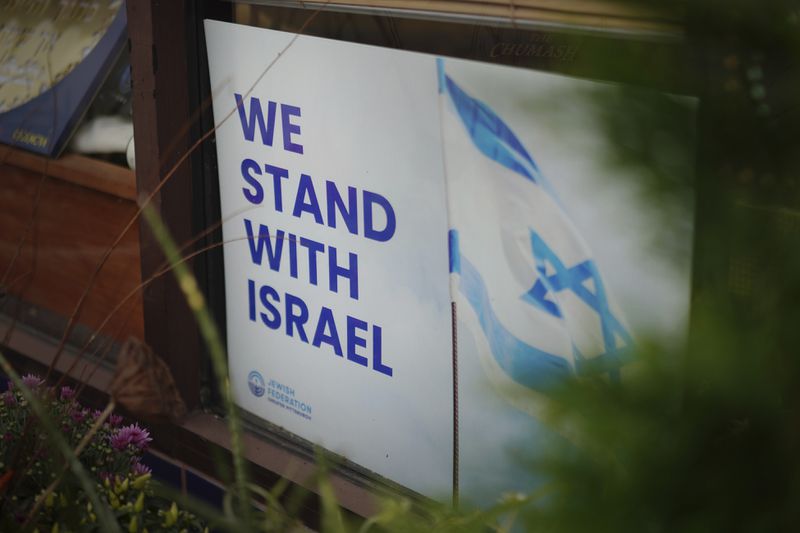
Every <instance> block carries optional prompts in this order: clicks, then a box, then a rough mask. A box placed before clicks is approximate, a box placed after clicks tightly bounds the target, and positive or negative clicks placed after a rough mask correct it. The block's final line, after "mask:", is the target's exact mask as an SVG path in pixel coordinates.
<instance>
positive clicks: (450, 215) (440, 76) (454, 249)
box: [436, 57, 459, 508]
mask: <svg viewBox="0 0 800 533" xmlns="http://www.w3.org/2000/svg"><path fill="white" fill-rule="evenodd" d="M436 77H437V80H438V88H439V106H438V108H439V109H438V111H439V138H440V140H441V142H442V172H443V173H444V188H445V197H446V198H447V202H446V206H447V226H448V234H447V243H448V252H449V256H450V257H449V263H450V313H451V320H452V332H453V339H452V344H453V353H452V362H453V507H454V508H456V507H458V500H459V464H458V463H459V449H458V444H459V443H458V440H459V432H458V325H457V322H458V316H457V314H456V293H457V292H458V286H457V281H456V277H455V275H454V272H453V265H454V261H455V264H457V263H458V258H457V257H454V254H455V255H457V254H458V253H459V252H458V246H457V243H458V239H457V235H458V234H457V231H454V228H455V227H456V225H455V224H454V220H453V219H454V218H455V217H454V212H453V211H454V210H453V205H452V198H451V197H450V186H451V185H450V183H449V177H448V175H447V162H446V159H447V157H446V154H445V153H444V144H445V143H444V131H443V127H444V124H443V121H442V95H443V94H444V91H445V73H444V60H443V59H442V58H441V57H437V58H436ZM454 235H455V239H454ZM454 245H455V246H454Z"/></svg>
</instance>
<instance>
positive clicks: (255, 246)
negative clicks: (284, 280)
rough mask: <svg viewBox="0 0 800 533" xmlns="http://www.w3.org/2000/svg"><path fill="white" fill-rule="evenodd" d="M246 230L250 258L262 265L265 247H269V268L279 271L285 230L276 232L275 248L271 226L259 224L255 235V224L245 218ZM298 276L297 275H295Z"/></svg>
mask: <svg viewBox="0 0 800 533" xmlns="http://www.w3.org/2000/svg"><path fill="white" fill-rule="evenodd" d="M244 231H245V232H246V233H247V242H248V244H249V245H250V258H251V259H252V260H253V263H254V264H256V265H261V260H262V258H263V255H264V248H265V247H266V249H267V261H268V262H269V268H271V269H272V270H274V271H275V272H277V271H278V269H279V268H280V263H281V251H282V250H283V230H278V231H277V232H276V233H275V248H274V249H273V248H272V240H271V238H270V236H269V228H268V227H267V226H265V225H263V224H259V225H258V235H253V224H252V222H250V220H249V219H244ZM295 277H296V276H295Z"/></svg>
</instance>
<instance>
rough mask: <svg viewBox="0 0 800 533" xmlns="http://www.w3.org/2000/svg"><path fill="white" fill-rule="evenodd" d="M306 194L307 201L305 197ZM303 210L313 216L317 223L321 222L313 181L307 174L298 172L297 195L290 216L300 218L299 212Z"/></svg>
mask: <svg viewBox="0 0 800 533" xmlns="http://www.w3.org/2000/svg"><path fill="white" fill-rule="evenodd" d="M306 196H308V201H307V202H306V200H305V198H306ZM303 211H305V212H306V213H311V214H312V215H313V216H314V220H315V221H316V222H317V224H322V213H321V212H320V210H319V202H318V201H317V193H316V192H314V182H312V181H311V176H309V175H308V174H300V185H298V187H297V197H295V199H294V209H293V210H292V216H296V217H297V218H300V214H301V213H302V212H303Z"/></svg>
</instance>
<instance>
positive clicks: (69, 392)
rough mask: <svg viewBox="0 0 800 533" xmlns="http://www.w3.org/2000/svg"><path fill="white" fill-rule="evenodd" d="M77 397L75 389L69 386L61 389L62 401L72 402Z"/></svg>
mask: <svg viewBox="0 0 800 533" xmlns="http://www.w3.org/2000/svg"><path fill="white" fill-rule="evenodd" d="M74 397H75V389H73V388H72V387H69V386H67V385H65V386H63V387H61V399H62V400H71V399H73V398H74Z"/></svg>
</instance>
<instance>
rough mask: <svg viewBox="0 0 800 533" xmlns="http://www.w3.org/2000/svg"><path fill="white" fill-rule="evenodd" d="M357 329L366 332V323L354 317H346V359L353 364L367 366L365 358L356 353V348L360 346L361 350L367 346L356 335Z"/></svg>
mask: <svg viewBox="0 0 800 533" xmlns="http://www.w3.org/2000/svg"><path fill="white" fill-rule="evenodd" d="M357 329H360V330H363V331H367V323H366V322H364V321H363V320H359V319H357V318H355V317H352V316H350V315H348V316H347V359H349V360H350V361H353V362H354V363H358V364H359V365H361V366H367V365H368V364H369V361H368V360H367V358H366V357H363V356H361V355H358V354H357V353H356V347H357V346H361V347H362V348H363V347H365V346H366V345H367V341H366V339H364V338H363V337H359V336H358V335H356V330H357Z"/></svg>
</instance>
